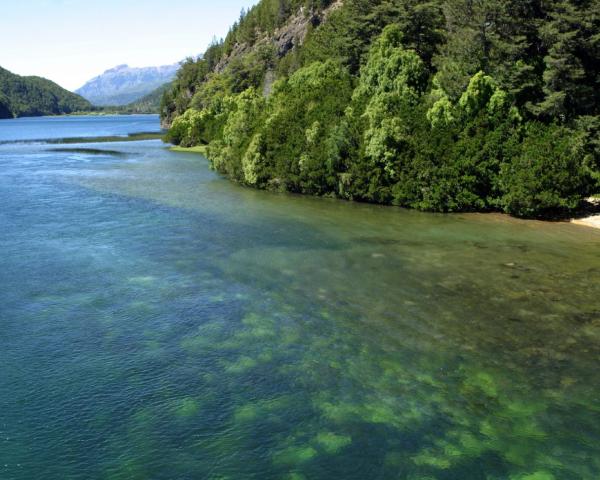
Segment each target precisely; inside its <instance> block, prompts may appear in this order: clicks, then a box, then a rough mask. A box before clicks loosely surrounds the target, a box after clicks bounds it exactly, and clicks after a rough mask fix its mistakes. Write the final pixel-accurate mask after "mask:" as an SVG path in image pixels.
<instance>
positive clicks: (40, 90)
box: [0, 67, 92, 118]
mask: <svg viewBox="0 0 600 480" xmlns="http://www.w3.org/2000/svg"><path fill="white" fill-rule="evenodd" d="M91 109H92V105H91V104H90V103H89V102H88V101H87V100H85V99H84V98H82V97H80V96H79V95H76V94H74V93H72V92H69V91H67V90H65V89H64V88H62V87H61V86H59V85H57V84H56V83H54V82H52V81H50V80H47V79H45V78H41V77H22V76H20V75H16V74H14V73H11V72H9V71H8V70H5V69H4V68H1V67H0V118H12V117H35V116H40V115H60V114H65V113H72V112H76V111H83V110H91Z"/></svg>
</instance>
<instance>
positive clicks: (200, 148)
mask: <svg viewBox="0 0 600 480" xmlns="http://www.w3.org/2000/svg"><path fill="white" fill-rule="evenodd" d="M168 149H169V150H170V151H171V152H185V153H199V154H201V155H204V156H206V153H207V152H206V146H204V145H197V146H194V147H180V146H178V145H172V146H170V147H168ZM588 201H589V202H590V203H592V204H594V205H596V204H600V200H596V199H595V198H593V199H588ZM457 213H460V212H457ZM502 215H505V214H502ZM535 220H538V221H542V222H550V223H552V220H539V219H535ZM566 223H571V224H573V225H579V226H583V227H588V228H597V229H600V213H597V214H593V215H589V216H587V217H580V218H571V219H570V220H567V222H566Z"/></svg>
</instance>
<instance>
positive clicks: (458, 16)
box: [161, 0, 600, 216]
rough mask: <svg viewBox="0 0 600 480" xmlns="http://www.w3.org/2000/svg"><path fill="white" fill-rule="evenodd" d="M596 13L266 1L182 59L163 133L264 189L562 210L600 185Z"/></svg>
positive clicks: (543, 7)
mask: <svg viewBox="0 0 600 480" xmlns="http://www.w3.org/2000/svg"><path fill="white" fill-rule="evenodd" d="M598 9H599V7H598V2H593V1H591V0H580V1H577V2H575V1H564V0H550V1H548V2H538V1H536V0H525V1H517V0H508V1H500V0H485V1H484V0H473V1H471V0H430V1H426V2H419V1H417V0H354V1H351V2H330V1H300V0H262V1H261V2H259V3H258V4H257V5H256V6H255V7H253V8H252V9H250V10H249V11H243V12H242V15H241V16H240V19H239V21H238V22H236V24H235V25H234V26H233V27H232V29H231V30H230V32H229V34H228V36H227V37H226V38H225V39H224V40H222V41H215V42H214V43H213V45H211V46H210V47H209V49H208V50H207V52H206V53H205V55H204V56H203V57H202V58H199V59H190V60H188V61H187V62H185V63H184V64H183V65H182V68H181V70H180V71H179V73H178V75H177V79H176V80H175V82H174V84H173V88H172V89H171V90H169V91H168V92H167V93H166V94H165V96H164V97H163V101H162V106H161V115H162V118H163V121H164V122H165V123H166V124H171V123H172V128H171V131H170V132H169V134H168V136H167V139H168V140H169V141H172V142H174V143H177V144H182V145H196V144H205V145H207V146H208V156H209V159H210V161H211V163H212V165H213V166H214V167H215V168H216V169H217V170H218V171H220V172H222V173H224V174H226V175H228V176H229V177H230V178H232V179H233V180H235V181H238V182H241V183H245V184H248V185H252V186H255V187H258V188H271V189H278V190H286V191H294V192H304V193H311V194H317V195H331V196H337V197H341V198H348V199H354V200H363V201H370V202H378V203H389V204H395V205H401V206H407V207H411V208H419V209H425V210H435V211H460V210H503V211H506V212H509V213H512V214H515V215H523V216H535V215H554V214H556V213H557V212H559V211H564V210H569V209H573V208H576V207H577V206H578V205H579V204H580V203H581V201H582V200H583V198H584V197H585V196H586V195H588V194H589V193H592V192H593V190H594V188H600V140H598V138H599V137H600V120H599V118H600V117H599V115H600V98H599V97H598V95H599V93H598V92H600V84H599V82H600V72H599V71H598V69H599V66H600V58H598V55H599V53H598V52H599V51H600V48H599V46H600V44H599V42H600V37H599V36H598V33H597V32H598V30H599V28H600V24H599V21H600V20H599V18H600V16H599V15H598V13H599V12H598ZM303 18H304V20H302V19H303ZM299 25H300V26H302V25H305V27H302V28H305V31H304V33H303V34H302V35H303V36H301V37H300V38H303V40H302V42H301V43H298V42H296V43H293V44H290V45H291V46H290V45H288V44H282V41H283V40H282V39H285V38H287V37H286V36H287V35H291V34H292V33H293V34H294V35H297V34H298V32H297V29H298V28H300V27H299ZM274 80H276V81H275V83H274V85H273V81H274Z"/></svg>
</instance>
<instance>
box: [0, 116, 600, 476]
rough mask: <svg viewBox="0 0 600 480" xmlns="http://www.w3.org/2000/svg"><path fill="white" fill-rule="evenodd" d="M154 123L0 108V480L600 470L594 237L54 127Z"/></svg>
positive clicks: (598, 250) (109, 128) (108, 129)
mask: <svg viewBox="0 0 600 480" xmlns="http://www.w3.org/2000/svg"><path fill="white" fill-rule="evenodd" d="M152 131H154V132H158V131H159V122H158V118H157V117H156V116H107V117H57V118H36V119H19V120H2V121H0V248H1V252H2V257H1V260H0V478H2V479H3V480H30V479H34V478H44V479H45V480H54V479H56V480H64V479H82V480H83V479H86V480H87V479H103V480H117V479H165V480H166V479H190V480H191V479H214V480H217V479H220V480H225V479H231V480H234V479H235V480H238V479H284V480H286V479H287V480H303V479H305V480H313V479H316V480H320V479H357V480H358V479H360V480H365V479H385V480H387V479H410V480H417V479H420V480H433V479H436V480H450V479H461V480H464V479H482V480H484V479H485V480H496V479H497V480H500V479H510V480H552V479H556V480H564V479H567V480H570V479H573V480H575V479H590V480H596V479H598V478H600V231H598V230H593V229H588V228H586V227H580V226H575V225H571V224H567V223H542V222H536V221H521V220H516V219H511V218H508V217H505V216H501V215H483V214H455V215H441V214H428V213H419V212H413V211H407V210H402V209H398V208H393V207H381V206H374V205H366V204H353V203H348V202H342V201H337V200H331V199H319V198H310V197H302V196H296V195H285V194H276V193H269V192H262V191H255V190H251V189H247V188H243V187H240V186H237V185H235V184H232V183H231V182H229V181H227V180H225V179H223V178H221V177H220V176H219V175H217V174H216V173H214V172H213V171H211V170H210V169H209V166H208V162H207V161H206V159H204V158H203V157H201V156H200V155H197V154H190V153H175V152H170V151H169V150H168V149H167V147H166V146H165V145H164V144H162V143H161V141H160V140H147V141H127V142H126V141H116V142H110V143H106V142H103V143H82V144H78V143H73V141H72V140H71V141H70V142H69V143H68V144H60V143H55V142H56V139H61V138H71V137H91V136H110V135H121V136H123V135H127V134H131V133H136V132H152ZM48 140H51V142H48ZM53 142H54V143H53Z"/></svg>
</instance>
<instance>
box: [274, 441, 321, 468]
mask: <svg viewBox="0 0 600 480" xmlns="http://www.w3.org/2000/svg"><path fill="white" fill-rule="evenodd" d="M316 456H317V451H316V450H315V449H314V448H313V447H310V446H302V447H289V448H286V449H285V450H281V451H280V452H277V453H276V454H275V455H274V456H273V463H274V464H275V465H285V466H294V465H300V464H302V463H305V462H308V461H310V460H312V459H313V458H315V457H316Z"/></svg>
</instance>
